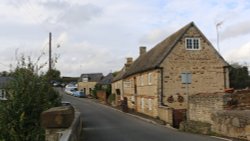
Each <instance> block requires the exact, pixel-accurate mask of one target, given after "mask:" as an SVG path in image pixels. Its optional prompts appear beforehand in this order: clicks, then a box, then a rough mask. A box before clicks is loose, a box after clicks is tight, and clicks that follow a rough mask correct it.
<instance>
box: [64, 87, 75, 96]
mask: <svg viewBox="0 0 250 141" xmlns="http://www.w3.org/2000/svg"><path fill="white" fill-rule="evenodd" d="M74 91H77V87H68V88H65V92H66V93H67V94H69V95H73V92H74Z"/></svg>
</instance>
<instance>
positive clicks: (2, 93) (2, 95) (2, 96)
mask: <svg viewBox="0 0 250 141" xmlns="http://www.w3.org/2000/svg"><path fill="white" fill-rule="evenodd" d="M5 98H6V92H5V90H3V89H0V99H2V100H3V99H5Z"/></svg>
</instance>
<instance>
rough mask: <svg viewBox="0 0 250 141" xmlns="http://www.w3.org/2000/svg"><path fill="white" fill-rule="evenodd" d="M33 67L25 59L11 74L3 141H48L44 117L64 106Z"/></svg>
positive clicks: (1, 105) (0, 116)
mask: <svg viewBox="0 0 250 141" xmlns="http://www.w3.org/2000/svg"><path fill="white" fill-rule="evenodd" d="M34 68H35V67H34V66H33V64H32V63H31V62H30V61H29V62H28V63H26V61H25V59H22V60H21V63H19V65H18V66H17V68H16V69H15V70H14V72H12V73H11V77H12V80H11V82H10V83H9V84H8V86H7V88H8V89H7V99H8V100H7V101H5V102H2V101H0V140H1V141H44V140H45V131H44V130H43V129H42V127H41V126H40V114H41V113H42V112H43V111H45V110H47V109H49V108H51V107H54V106H58V105H59V104H60V101H61V98H60V96H59V94H58V93H57V92H56V91H54V89H53V88H51V86H50V85H49V83H48V81H47V79H45V77H44V76H39V75H38V74H37V73H35V72H36V71H35V70H34Z"/></svg>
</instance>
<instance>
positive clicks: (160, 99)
mask: <svg viewBox="0 0 250 141" xmlns="http://www.w3.org/2000/svg"><path fill="white" fill-rule="evenodd" d="M112 87H113V89H112V90H113V93H116V94H117V95H118V97H119V96H120V97H121V99H123V98H124V97H127V99H128V106H129V108H131V109H134V110H136V111H138V112H140V113H143V114H146V115H149V116H153V117H159V118H161V119H163V120H165V121H166V122H169V123H171V124H176V123H177V124H178V123H179V122H180V121H181V120H183V119H180V118H183V117H185V116H186V115H185V114H186V109H187V108H188V106H187V103H188V96H190V95H194V94H197V93H207V92H208V93H213V92H223V91H224V89H225V88H228V87H229V78H228V64H227V62H226V61H225V60H224V59H223V58H222V56H221V55H220V54H219V53H218V52H217V51H216V50H215V48H214V47H213V45H212V44H211V43H210V42H209V41H208V39H207V38H206V37H205V36H204V34H203V33H202V32H201V31H200V30H199V29H198V28H197V26H196V25H195V24H194V23H193V22H191V23H189V24H187V25H186V26H184V27H183V28H181V29H180V30H178V31H177V32H175V33H173V34H172V35H170V36H169V37H167V38H166V39H165V40H163V41H162V42H160V43H159V44H157V45H156V46H155V47H153V48H152V49H150V50H149V51H148V52H146V48H145V47H141V48H140V56H139V57H138V58H137V59H136V60H135V61H131V60H130V61H128V62H127V63H126V64H125V66H124V68H123V69H122V70H121V72H120V73H119V74H118V75H117V76H116V77H115V78H114V80H113V83H112Z"/></svg>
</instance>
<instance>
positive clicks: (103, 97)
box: [96, 90, 107, 102]
mask: <svg viewBox="0 0 250 141" xmlns="http://www.w3.org/2000/svg"><path fill="white" fill-rule="evenodd" d="M96 95H97V98H98V99H99V100H101V101H104V102H106V101H107V96H106V95H107V94H106V91H104V90H99V91H97V93H96Z"/></svg>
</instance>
